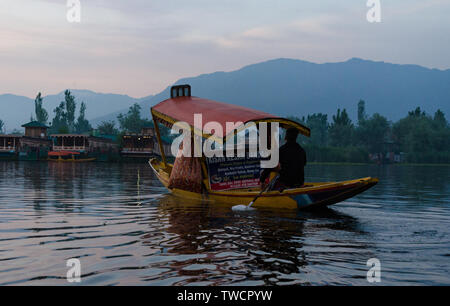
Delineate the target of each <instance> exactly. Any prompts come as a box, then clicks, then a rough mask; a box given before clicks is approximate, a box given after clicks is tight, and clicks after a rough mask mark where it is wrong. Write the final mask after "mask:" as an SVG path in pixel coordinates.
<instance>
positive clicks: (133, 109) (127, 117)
mask: <svg viewBox="0 0 450 306" xmlns="http://www.w3.org/2000/svg"><path fill="white" fill-rule="evenodd" d="M117 119H118V120H119V124H120V128H121V129H122V131H124V132H128V133H139V132H140V131H141V129H142V128H143V127H145V126H149V125H152V122H151V121H150V120H147V119H142V118H141V106H140V105H139V104H137V103H135V104H134V105H132V106H130V108H129V109H128V113H127V114H120V115H119V116H117Z"/></svg>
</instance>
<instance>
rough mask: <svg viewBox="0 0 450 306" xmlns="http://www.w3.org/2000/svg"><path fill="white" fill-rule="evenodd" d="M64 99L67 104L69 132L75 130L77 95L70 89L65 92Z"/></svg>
mask: <svg viewBox="0 0 450 306" xmlns="http://www.w3.org/2000/svg"><path fill="white" fill-rule="evenodd" d="M64 100H65V105H66V119H67V126H68V128H69V132H72V131H74V130H75V109H76V107H77V104H76V102H75V97H74V96H73V95H72V94H71V92H70V90H68V89H67V90H66V91H65V92H64Z"/></svg>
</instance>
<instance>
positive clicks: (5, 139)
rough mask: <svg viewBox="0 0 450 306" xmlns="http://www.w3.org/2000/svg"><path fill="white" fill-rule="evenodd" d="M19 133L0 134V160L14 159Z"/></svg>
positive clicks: (15, 157)
mask: <svg viewBox="0 0 450 306" xmlns="http://www.w3.org/2000/svg"><path fill="white" fill-rule="evenodd" d="M20 138H21V136H20V135H1V134H0V160H16V159H17V154H18V152H19V147H20Z"/></svg>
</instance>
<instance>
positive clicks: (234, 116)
mask: <svg viewBox="0 0 450 306" xmlns="http://www.w3.org/2000/svg"><path fill="white" fill-rule="evenodd" d="M190 93H191V88H190V86H189V85H182V86H174V87H172V89H171V98H170V99H168V100H165V101H162V102H161V103H159V104H157V105H155V106H154V107H152V108H151V114H152V117H153V120H154V122H155V123H156V122H158V123H162V124H164V125H165V126H167V127H170V126H171V125H173V124H174V123H175V122H177V121H183V122H186V123H188V124H189V125H190V127H191V131H192V132H193V133H196V134H199V133H201V135H202V136H203V137H208V136H211V135H204V134H203V133H202V131H199V130H198V129H197V127H196V125H195V122H194V114H202V116H203V122H208V121H209V122H210V121H216V122H219V123H221V124H222V126H225V125H226V122H242V123H243V124H244V125H245V124H246V123H249V122H254V123H260V122H278V123H279V126H280V127H281V128H285V129H286V128H296V129H298V131H299V132H300V133H301V134H303V135H305V136H307V137H309V136H310V130H309V129H308V128H307V127H305V126H303V125H301V124H299V123H297V122H294V121H291V120H288V119H285V118H279V117H277V116H274V115H271V114H268V113H265V112H260V111H257V110H252V109H249V108H245V107H242V106H236V105H230V104H225V103H222V102H216V101H212V100H208V99H201V98H198V97H193V96H191V94H190ZM155 131H156V136H157V138H158V143H159V145H160V149H161V150H160V151H161V152H162V154H161V160H160V159H158V158H153V159H151V160H150V161H149V164H150V166H151V168H152V170H153V171H154V173H155V174H156V176H157V178H158V179H159V180H160V181H161V183H162V184H163V185H164V186H165V187H166V188H168V189H169V190H170V191H171V192H172V193H173V194H174V195H176V196H180V197H183V198H190V199H191V198H194V199H199V200H206V201H212V202H217V203H221V204H228V205H230V206H234V205H236V204H244V205H245V204H248V203H250V202H251V201H252V200H253V199H254V198H255V196H256V195H258V194H259V193H260V192H261V189H260V187H259V186H258V184H257V182H258V177H255V178H253V179H252V180H250V181H249V180H246V184H228V185H227V184H225V187H224V186H223V185H221V184H217V181H216V179H217V177H214V178H213V179H212V177H213V176H215V174H214V175H213V173H212V172H214V170H216V169H214V168H213V167H211V164H209V163H208V159H207V158H206V157H205V156H203V157H202V158H201V164H202V180H203V182H202V186H203V188H202V192H192V191H189V190H183V189H178V188H169V179H170V175H171V172H172V169H173V164H170V163H168V162H167V160H166V156H165V154H164V150H163V149H162V143H161V136H160V130H159V127H158V124H155ZM234 133H236V131H235V132H234ZM222 136H223V137H222V138H223V139H226V138H227V137H229V136H230V135H226V132H224V133H223V134H222ZM243 163H245V161H243ZM257 175H259V172H258V173H257ZM219 181H220V180H219ZM248 182H253V185H252V184H248ZM377 183H378V179H377V178H372V177H365V178H358V179H352V180H348V181H340V182H307V183H305V184H304V185H303V186H302V187H299V188H293V189H284V190H283V191H281V192H280V191H278V190H276V191H267V192H264V193H262V195H261V196H260V197H259V198H258V199H257V200H256V201H255V203H254V204H253V207H254V208H258V207H260V208H262V207H267V208H286V209H312V208H320V207H326V206H329V205H332V204H335V203H339V202H341V201H344V200H346V199H348V198H351V197H353V196H355V195H358V194H360V193H361V192H363V191H365V190H367V189H369V188H371V187H372V186H374V185H376V184H377ZM244 186H245V187H244Z"/></svg>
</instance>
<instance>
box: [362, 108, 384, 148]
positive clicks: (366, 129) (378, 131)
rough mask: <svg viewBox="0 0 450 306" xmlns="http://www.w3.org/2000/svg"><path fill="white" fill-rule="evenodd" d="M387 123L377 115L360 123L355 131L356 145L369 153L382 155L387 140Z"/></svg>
mask: <svg viewBox="0 0 450 306" xmlns="http://www.w3.org/2000/svg"><path fill="white" fill-rule="evenodd" d="M389 131H390V123H389V121H388V120H387V119H386V118H385V117H383V116H381V115H380V114H378V113H375V114H373V116H371V117H370V118H368V119H367V118H366V119H364V120H363V121H361V122H360V124H359V125H358V128H357V129H356V134H357V135H358V136H357V138H358V144H362V145H363V146H364V147H365V148H366V149H367V150H368V151H369V152H371V153H380V152H382V153H384V143H385V142H386V141H387V140H388V139H387V137H388V134H389Z"/></svg>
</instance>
